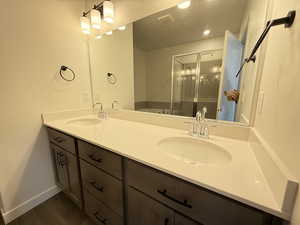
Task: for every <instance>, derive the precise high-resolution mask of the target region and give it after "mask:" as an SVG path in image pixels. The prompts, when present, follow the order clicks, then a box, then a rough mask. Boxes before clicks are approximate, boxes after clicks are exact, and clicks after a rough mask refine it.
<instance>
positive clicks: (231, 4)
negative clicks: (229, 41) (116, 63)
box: [133, 0, 247, 51]
mask: <svg viewBox="0 0 300 225" xmlns="http://www.w3.org/2000/svg"><path fill="white" fill-rule="evenodd" d="M246 1H247V0H192V4H191V6H190V7H189V8H188V9H178V8H177V7H176V6H175V7H172V8H170V9H167V10H163V11H161V12H158V13H155V14H153V15H151V16H148V17H145V18H143V19H141V20H138V21H136V22H134V24H133V27H134V33H133V34H134V45H135V46H137V47H138V48H140V49H143V50H146V51H149V50H153V49H159V48H165V47H170V46H176V45H179V44H183V43H188V42H193V41H200V40H202V39H206V38H213V37H221V36H224V34H225V30H229V31H231V32H232V33H239V31H240V27H241V22H242V18H243V14H244V10H245V6H246ZM205 29H210V30H211V34H210V35H209V36H207V37H206V36H203V31H204V30H205Z"/></svg>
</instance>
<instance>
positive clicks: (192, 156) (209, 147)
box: [157, 137, 232, 166]
mask: <svg viewBox="0 0 300 225" xmlns="http://www.w3.org/2000/svg"><path fill="white" fill-rule="evenodd" d="M157 145H158V148H159V149H160V150H161V151H162V152H163V153H165V154H166V155H168V156H169V157H171V158H173V159H175V160H179V161H183V162H184V163H187V164H190V165H193V166H200V165H203V164H213V165H220V164H226V163H229V162H230V161H231V159H232V157H231V155H230V153H229V152H227V151H226V150H225V149H223V148H221V147H219V146H218V145H215V144H213V143H210V142H207V141H202V140H197V139H194V138H188V137H186V138H185V137H171V138H166V139H163V140H161V141H160V142H158V144H157Z"/></svg>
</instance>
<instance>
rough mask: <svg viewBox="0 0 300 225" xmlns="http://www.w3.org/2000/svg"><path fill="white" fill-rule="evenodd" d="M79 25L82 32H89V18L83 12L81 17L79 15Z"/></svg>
mask: <svg viewBox="0 0 300 225" xmlns="http://www.w3.org/2000/svg"><path fill="white" fill-rule="evenodd" d="M80 26H81V30H82V32H83V33H84V34H90V33H91V26H90V20H89V18H87V17H86V15H85V14H84V15H83V16H82V17H80Z"/></svg>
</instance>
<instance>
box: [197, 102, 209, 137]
mask: <svg viewBox="0 0 300 225" xmlns="http://www.w3.org/2000/svg"><path fill="white" fill-rule="evenodd" d="M206 113H207V108H206V107H203V108H202V113H200V115H201V116H200V120H199V131H198V136H199V137H204V138H209V129H208V124H207V121H206V117H205V116H206Z"/></svg>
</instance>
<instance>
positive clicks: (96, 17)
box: [91, 8, 101, 30]
mask: <svg viewBox="0 0 300 225" xmlns="http://www.w3.org/2000/svg"><path fill="white" fill-rule="evenodd" d="M91 24H92V28H94V29H97V30H100V28H101V14H100V11H99V10H97V9H95V8H94V9H92V10H91Z"/></svg>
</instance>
